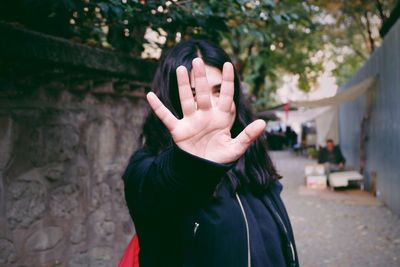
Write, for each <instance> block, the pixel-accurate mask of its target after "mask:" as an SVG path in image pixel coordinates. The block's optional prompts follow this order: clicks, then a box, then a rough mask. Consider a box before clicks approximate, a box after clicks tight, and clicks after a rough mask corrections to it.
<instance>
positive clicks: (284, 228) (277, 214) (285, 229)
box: [267, 198, 296, 264]
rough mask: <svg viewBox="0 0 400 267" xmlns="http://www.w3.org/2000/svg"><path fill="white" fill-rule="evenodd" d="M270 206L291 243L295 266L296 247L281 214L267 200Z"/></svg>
mask: <svg viewBox="0 0 400 267" xmlns="http://www.w3.org/2000/svg"><path fill="white" fill-rule="evenodd" d="M267 201H268V204H269V206H270V207H271V209H272V210H273V212H274V213H275V216H276V217H277V218H278V221H279V223H280V224H281V225H282V228H283V231H284V232H285V235H286V236H287V239H288V242H289V246H290V252H291V256H292V260H293V264H294V263H296V254H295V252H294V247H293V243H292V241H291V240H290V238H289V232H288V230H287V228H286V225H285V223H284V222H283V220H282V218H281V216H280V215H279V213H278V212H277V211H276V209H275V207H274V205H273V204H272V201H271V200H270V199H269V198H267Z"/></svg>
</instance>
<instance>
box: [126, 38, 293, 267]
mask: <svg viewBox="0 0 400 267" xmlns="http://www.w3.org/2000/svg"><path fill="white" fill-rule="evenodd" d="M152 89H153V92H150V93H149V94H148V95H147V100H148V102H149V104H150V106H151V108H152V110H153V112H149V114H148V116H147V119H146V120H145V122H144V125H143V132H142V136H141V140H140V143H141V144H142V145H141V147H140V148H139V149H138V150H137V151H136V152H135V153H134V154H133V155H132V157H131V158H130V160H129V164H128V166H127V168H126V170H125V172H124V174H123V179H124V184H125V198H126V202H127V205H128V208H129V212H130V215H131V217H132V219H133V221H134V223H135V228H136V232H137V236H138V240H139V245H140V252H139V263H140V267H150V266H154V267H156V266H160V267H168V266H173V267H177V266H199V267H201V266H204V267H221V266H229V267H244V266H248V267H250V266H252V267H268V266H271V267H280V266H282V267H283V266H293V267H296V266H299V261H298V258H297V252H296V246H295V241H294V236H293V231H292V227H291V224H290V221H289V217H288V215H287V212H286V210H285V206H284V204H283V202H282V200H281V198H280V192H281V190H282V185H281V183H280V182H279V181H278V180H279V179H280V178H281V176H280V175H279V174H278V173H277V171H276V170H275V167H274V165H273V163H272V161H271V159H270V157H269V155H268V153H267V151H266V144H265V137H264V129H265V126H266V125H265V122H264V121H262V120H255V121H253V115H252V113H251V110H250V108H249V107H248V106H247V104H246V101H245V97H244V95H243V93H242V88H241V83H240V80H239V77H238V75H237V73H236V70H235V69H234V67H233V65H232V63H231V60H230V58H229V57H228V55H227V54H226V53H225V52H224V51H223V50H222V49H221V48H219V47H217V46H215V45H213V44H210V43H208V42H206V41H201V40H191V41H187V42H182V43H180V44H178V45H177V46H175V47H174V48H172V49H171V50H170V51H169V52H168V53H167V54H166V55H165V56H164V58H163V59H162V60H161V62H160V64H159V67H158V69H157V71H156V74H155V77H154V81H153V85H152Z"/></svg>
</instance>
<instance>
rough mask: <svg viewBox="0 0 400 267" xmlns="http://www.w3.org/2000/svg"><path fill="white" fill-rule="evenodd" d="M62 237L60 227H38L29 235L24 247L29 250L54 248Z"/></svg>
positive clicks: (36, 250)
mask: <svg viewBox="0 0 400 267" xmlns="http://www.w3.org/2000/svg"><path fill="white" fill-rule="evenodd" d="M62 238H63V231H62V228H61V227H55V226H50V227H46V228H43V229H39V230H38V231H36V232H35V233H33V234H32V236H30V237H29V238H28V240H27V242H26V247H27V249H28V250H29V251H30V252H40V251H46V250H49V249H52V248H54V247H55V246H56V245H57V244H58V243H59V242H60V241H61V239H62Z"/></svg>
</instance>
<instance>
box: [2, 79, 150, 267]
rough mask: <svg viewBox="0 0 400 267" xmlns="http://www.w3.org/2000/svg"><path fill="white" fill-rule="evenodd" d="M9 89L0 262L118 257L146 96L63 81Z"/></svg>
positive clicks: (129, 229) (84, 262) (100, 261)
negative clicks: (78, 88)
mask: <svg viewBox="0 0 400 267" xmlns="http://www.w3.org/2000/svg"><path fill="white" fill-rule="evenodd" d="M0 75H1V74H0ZM0 78H1V77H0ZM89 84H90V83H89ZM4 86H6V87H7V86H8V87H7V88H4ZM9 86H10V85H9V84H8V85H6V84H4V83H1V82H0V91H1V90H3V89H4V90H6V91H7V90H8V92H10V90H11V89H9ZM89 86H90V85H89ZM16 90H17V91H18V90H20V89H16ZM11 95H14V96H13V97H10V95H8V96H7V97H4V96H3V97H2V96H1V94H0V126H1V127H0V144H1V146H2V147H1V151H2V153H0V154H1V155H0V165H1V166H0V266H7V267H8V266H9V267H17V266H18V267H20V266H33V267H35V266H77V267H81V266H82V267H83V266H85V267H87V266H96V267H98V266H116V265H117V263H118V261H119V259H120V257H121V255H122V253H123V251H124V249H125V247H126V245H127V244H128V242H129V240H130V238H131V237H132V235H133V233H134V226H133V224H132V222H131V219H130V217H129V213H128V210H127V207H126V205H125V200H124V191H123V182H122V179H121V174H122V172H123V170H124V169H125V167H126V164H127V163H128V160H129V157H130V156H131V154H132V153H133V151H134V150H135V149H136V146H137V140H138V137H139V134H140V128H141V125H142V122H143V118H144V116H145V105H146V104H145V100H144V99H143V98H140V97H128V96H121V95H119V96H110V95H105V94H101V95H97V94H92V93H91V92H90V90H89V91H85V92H81V93H74V91H71V90H66V89H65V86H62V83H61V84H56V83H54V84H52V85H51V86H50V85H46V86H45V85H43V84H40V85H39V86H38V88H36V89H35V90H34V91H31V92H29V94H25V93H15V94H11Z"/></svg>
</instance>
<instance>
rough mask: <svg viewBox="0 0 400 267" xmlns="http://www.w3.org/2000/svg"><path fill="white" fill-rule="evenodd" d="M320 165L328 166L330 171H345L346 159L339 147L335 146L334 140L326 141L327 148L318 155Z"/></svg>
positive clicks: (322, 149)
mask: <svg viewBox="0 0 400 267" xmlns="http://www.w3.org/2000/svg"><path fill="white" fill-rule="evenodd" d="M318 163H320V164H326V165H327V170H328V171H331V172H332V171H341V170H344V165H345V163H346V159H345V158H344V157H343V154H342V151H341V150H340V147H339V146H335V142H334V141H333V140H332V139H328V140H326V147H324V148H321V149H320V151H319V155H318Z"/></svg>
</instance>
